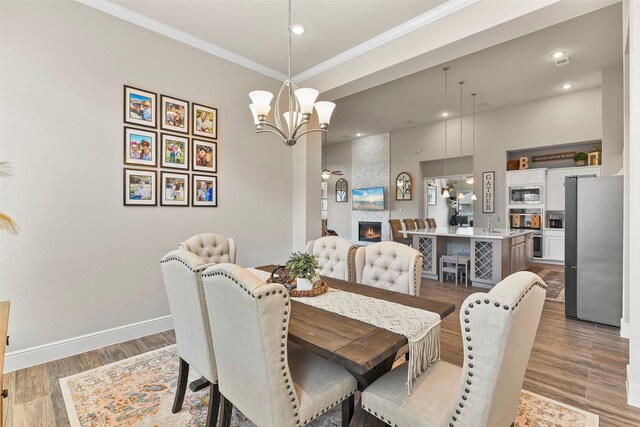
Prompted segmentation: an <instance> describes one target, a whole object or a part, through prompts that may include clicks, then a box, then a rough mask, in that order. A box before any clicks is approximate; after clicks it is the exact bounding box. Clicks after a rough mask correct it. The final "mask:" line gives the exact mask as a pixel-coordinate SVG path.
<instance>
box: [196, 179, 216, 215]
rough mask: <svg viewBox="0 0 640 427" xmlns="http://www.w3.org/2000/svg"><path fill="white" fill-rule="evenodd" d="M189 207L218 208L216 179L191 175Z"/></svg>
mask: <svg viewBox="0 0 640 427" xmlns="http://www.w3.org/2000/svg"><path fill="white" fill-rule="evenodd" d="M191 194H192V196H191V197H192V202H191V206H209V207H216V206H218V177H216V176H211V175H196V174H192V175H191Z"/></svg>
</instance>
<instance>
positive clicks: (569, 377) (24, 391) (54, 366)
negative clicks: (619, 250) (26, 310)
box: [4, 266, 640, 427]
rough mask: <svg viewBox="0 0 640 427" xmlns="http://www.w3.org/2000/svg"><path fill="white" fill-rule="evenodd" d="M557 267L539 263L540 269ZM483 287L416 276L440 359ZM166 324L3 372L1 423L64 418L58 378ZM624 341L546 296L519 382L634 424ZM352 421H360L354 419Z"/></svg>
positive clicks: (128, 348) (136, 348)
mask: <svg viewBox="0 0 640 427" xmlns="http://www.w3.org/2000/svg"><path fill="white" fill-rule="evenodd" d="M561 268H562V267H559V266H558V267H556V266H544V269H543V270H542V271H541V272H539V273H538V274H539V275H540V276H543V275H544V274H545V273H546V271H549V270H559V271H561ZM474 292H485V290H483V289H478V288H472V287H468V288H466V287H465V286H464V285H454V284H452V283H444V284H443V283H438V282H433V281H428V280H423V284H422V289H421V295H423V296H426V297H427V298H433V299H439V300H442V301H447V302H450V303H453V304H455V305H456V312H455V314H452V315H450V316H448V317H447V318H446V319H444V320H443V322H442V340H441V341H442V359H443V360H445V361H447V362H450V363H454V364H457V365H462V359H463V349H462V339H461V335H460V323H459V315H460V312H459V309H460V305H461V304H462V302H463V301H464V299H465V298H466V297H467V296H468V295H470V294H472V293H474ZM174 342H175V336H174V334H173V332H172V331H167V332H162V333H159V334H155V335H150V336H148V337H143V338H139V339H136V340H133V341H128V342H125V343H122V344H116V345H113V346H110V347H106V348H102V349H99V350H96V351H90V352H88V353H83V354H79V355H77V356H71V357H67V358H65V359H60V360H56V361H54V362H49V363H46V364H43V365H38V366H34V367H31V368H27V369H23V370H20V371H16V372H12V373H9V374H6V375H5V376H4V381H5V387H6V388H7V389H8V390H9V397H8V398H7V399H6V401H5V404H6V408H7V411H6V422H5V426H6V427H13V426H15V427H18V426H20V427H23V426H24V427H40V426H42V427H53V426H56V427H60V426H68V425H69V421H68V419H67V413H66V410H65V407H64V402H63V400H62V394H61V391H60V385H59V383H58V379H59V378H63V377H66V376H69V375H72V374H75V373H78V372H82V371H86V370H88V369H92V368H96V367H99V366H102V365H105V364H108V363H112V362H116V361H118V360H121V359H125V358H127V357H131V356H134V355H137V354H140V353H144V352H147V351H151V350H155V349H157V348H161V347H164V346H167V345H169V344H173V343H174ZM628 350H629V349H628V342H627V340H625V339H622V338H620V337H619V332H618V329H617V328H612V327H607V326H601V325H595V324H592V323H587V322H581V321H577V320H568V319H566V318H565V317H564V304H562V303H557V302H551V301H547V302H546V303H545V307H544V311H543V313H542V319H541V321H540V326H539V328H538V334H537V336H536V341H535V344H534V346H533V351H532V353H531V359H530V360H529V366H528V369H527V374H526V377H525V381H524V388H525V389H526V390H529V391H532V392H534V393H538V394H541V395H543V396H547V397H549V398H552V399H556V400H558V401H560V402H564V403H566V404H569V405H573V406H576V407H578V408H582V409H585V410H588V411H591V412H594V413H596V414H598V415H600V426H602V427H607V426H616V427H619V426H636V427H637V426H640V409H638V408H633V407H631V406H628V405H626V403H625V402H626V392H625V370H626V365H627V363H628ZM353 424H359V422H358V420H356V421H355V422H354V423H353Z"/></svg>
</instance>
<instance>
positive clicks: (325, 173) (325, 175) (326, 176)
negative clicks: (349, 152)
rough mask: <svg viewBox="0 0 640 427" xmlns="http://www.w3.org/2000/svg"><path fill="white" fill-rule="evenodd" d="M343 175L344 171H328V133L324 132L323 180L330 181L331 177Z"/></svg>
mask: <svg viewBox="0 0 640 427" xmlns="http://www.w3.org/2000/svg"><path fill="white" fill-rule="evenodd" d="M332 175H333V176H339V175H343V173H342V171H332V170H329V169H327V132H326V131H324V132H322V179H329V177H330V176H332Z"/></svg>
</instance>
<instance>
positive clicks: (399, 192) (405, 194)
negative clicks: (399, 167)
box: [396, 172, 413, 200]
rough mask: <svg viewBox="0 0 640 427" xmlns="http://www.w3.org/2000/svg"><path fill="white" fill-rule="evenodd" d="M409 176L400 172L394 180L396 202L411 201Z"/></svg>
mask: <svg viewBox="0 0 640 427" xmlns="http://www.w3.org/2000/svg"><path fill="white" fill-rule="evenodd" d="M411 187H412V184H411V175H409V172H400V174H399V175H398V177H397V178H396V200H411V192H412V191H413V189H412V188H411Z"/></svg>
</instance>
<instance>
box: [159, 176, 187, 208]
mask: <svg viewBox="0 0 640 427" xmlns="http://www.w3.org/2000/svg"><path fill="white" fill-rule="evenodd" d="M160 186H161V195H160V205H161V206H189V174H187V173H172V172H164V171H162V172H161V178H160Z"/></svg>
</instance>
